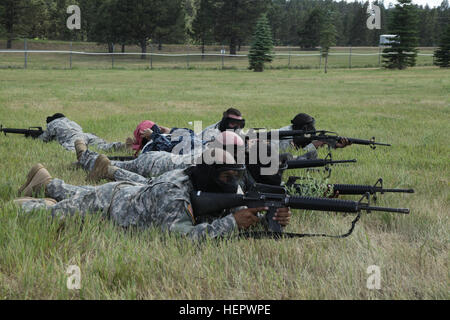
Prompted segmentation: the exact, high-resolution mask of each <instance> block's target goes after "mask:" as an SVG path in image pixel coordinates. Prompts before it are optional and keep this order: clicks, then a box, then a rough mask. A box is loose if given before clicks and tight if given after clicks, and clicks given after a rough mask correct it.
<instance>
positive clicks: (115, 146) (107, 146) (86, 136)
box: [61, 133, 125, 151]
mask: <svg viewBox="0 0 450 320" xmlns="http://www.w3.org/2000/svg"><path fill="white" fill-rule="evenodd" d="M78 139H81V140H83V141H84V142H85V143H86V145H88V146H95V147H96V148H97V149H99V150H102V151H114V150H121V149H124V148H125V143H123V142H111V143H108V142H106V141H105V140H103V139H101V138H99V137H97V136H96V135H94V134H92V133H78V134H76V135H74V136H72V137H70V138H69V139H68V140H67V141H65V142H62V143H61V144H62V145H63V146H64V147H65V148H66V149H68V150H71V151H73V150H75V141H76V140H78Z"/></svg>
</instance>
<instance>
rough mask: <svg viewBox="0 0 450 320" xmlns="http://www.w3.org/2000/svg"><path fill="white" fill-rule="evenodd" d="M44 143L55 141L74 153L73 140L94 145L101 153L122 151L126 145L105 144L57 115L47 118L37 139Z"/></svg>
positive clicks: (62, 116) (119, 143) (120, 143)
mask: <svg viewBox="0 0 450 320" xmlns="http://www.w3.org/2000/svg"><path fill="white" fill-rule="evenodd" d="M38 138H39V139H41V140H42V141H44V142H49V141H52V140H56V141H58V142H59V144H60V145H62V146H63V147H64V148H65V149H66V150H69V151H74V150H75V147H74V142H75V140H78V139H81V140H83V141H84V142H85V143H86V144H87V145H95V146H96V147H97V148H98V149H100V150H103V151H109V150H120V149H124V148H125V146H126V144H125V143H122V142H113V143H107V142H106V141H105V140H103V139H100V138H99V137H97V136H96V135H94V134H92V133H84V132H83V129H82V128H81V127H80V126H79V125H78V124H77V123H76V122H73V121H71V120H69V119H68V118H66V117H65V116H64V115H63V114H61V113H57V114H54V115H53V116H51V117H48V118H47V130H45V131H44V133H43V134H41V135H40V136H39V137H38Z"/></svg>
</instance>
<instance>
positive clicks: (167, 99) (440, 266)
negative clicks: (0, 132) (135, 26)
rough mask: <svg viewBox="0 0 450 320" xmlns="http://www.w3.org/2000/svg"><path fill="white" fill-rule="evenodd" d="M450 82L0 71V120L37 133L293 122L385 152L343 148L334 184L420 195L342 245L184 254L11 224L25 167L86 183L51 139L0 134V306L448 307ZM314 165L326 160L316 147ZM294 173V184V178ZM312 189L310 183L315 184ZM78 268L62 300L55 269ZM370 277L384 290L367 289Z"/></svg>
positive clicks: (331, 217)
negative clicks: (234, 112) (375, 144)
mask: <svg viewBox="0 0 450 320" xmlns="http://www.w3.org/2000/svg"><path fill="white" fill-rule="evenodd" d="M448 92H450V73H449V72H448V71H445V70H440V69H437V68H414V69H408V70H406V71H402V72H396V71H387V70H378V69H367V70H332V71H330V72H329V73H328V74H327V75H325V74H323V73H320V72H319V71H317V70H302V71H295V70H269V71H266V72H264V73H262V74H256V73H253V72H249V71H238V70H228V71H221V72H217V71H213V70H208V71H196V70H153V71H143V70H135V71H130V70H71V71H69V70H0V123H2V124H3V125H4V126H7V127H28V126H43V127H44V126H45V118H46V117H47V116H48V115H51V114H53V113H55V112H63V113H64V114H66V115H67V116H68V117H69V118H71V119H72V120H75V121H76V122H78V123H79V124H80V125H81V126H82V127H83V129H84V131H85V132H93V133H95V134H97V135H98V136H100V137H102V138H104V139H106V140H108V141H124V140H125V138H126V137H128V136H131V135H132V132H133V130H134V128H135V127H136V125H137V123H138V122H140V121H141V120H144V119H150V120H154V121H156V122H158V123H161V124H163V125H165V126H178V127H187V126H188V122H189V121H194V120H201V121H203V123H204V126H206V125H209V124H211V123H213V122H215V121H218V120H219V119H220V117H221V114H222V112H223V110H225V109H226V108H228V107H230V106H234V107H237V108H239V109H240V110H241V111H242V112H243V114H244V116H245V118H246V120H247V125H248V126H249V127H268V128H279V127H281V126H284V125H287V124H288V123H289V121H290V119H292V117H293V116H294V115H295V114H296V113H298V112H306V113H309V114H311V115H313V116H314V117H315V118H316V123H317V127H318V128H320V129H327V130H332V131H337V132H338V133H339V134H340V135H346V136H350V137H359V138H366V139H367V138H370V137H372V136H376V138H377V140H378V141H382V142H389V143H392V147H391V148H383V147H379V148H377V149H376V150H370V148H367V147H363V146H352V147H349V148H346V149H344V150H337V151H335V152H334V158H336V159H352V158H357V159H358V163H357V164H354V165H351V166H350V165H349V166H341V167H335V168H334V170H333V173H332V176H331V178H330V179H329V182H331V183H359V184H372V183H374V182H375V181H376V180H377V179H378V178H379V177H383V179H384V180H385V184H386V186H388V187H398V188H402V187H403V188H406V187H408V188H414V189H415V190H416V193H415V194H413V195H410V194H406V195H403V194H394V195H392V194H386V195H384V196H382V197H381V198H380V199H379V201H378V203H377V204H378V205H380V206H392V207H409V208H410V209H411V214H410V215H395V214H387V213H386V214H384V213H372V214H370V215H363V217H362V219H361V221H360V222H359V223H358V224H357V226H356V229H355V232H354V233H353V235H352V236H350V237H349V238H346V239H337V240H336V239H325V238H314V239H294V240H281V241H274V240H269V239H266V240H238V241H229V242H215V241H211V242H207V243H204V244H202V245H195V244H193V243H191V242H190V241H187V240H183V239H179V238H177V237H172V236H165V235H162V234H161V233H160V232H159V231H158V230H144V231H132V230H127V231H125V230H122V229H120V228H118V227H117V226H115V225H114V224H113V223H111V222H110V221H105V220H103V219H101V218H100V217H99V215H98V214H93V215H91V216H89V217H88V219H86V220H85V221H84V223H82V222H81V221H80V219H79V218H77V217H74V218H69V219H67V220H65V221H59V222H58V221H52V220H50V219H49V218H48V213H47V212H38V213H35V214H32V215H26V216H24V215H22V214H20V213H19V211H18V209H17V208H16V207H14V206H13V205H12V203H11V200H12V199H14V198H15V197H16V192H17V189H18V188H19V186H20V185H21V184H22V183H23V182H24V180H25V176H26V173H27V172H28V170H29V169H30V167H31V166H32V165H33V164H35V163H37V162H40V163H43V164H44V165H45V166H46V167H47V168H48V170H49V171H50V173H51V174H52V175H53V176H54V177H58V178H61V179H64V180H65V181H66V182H68V183H71V184H75V185H83V184H86V181H85V178H86V174H85V172H83V171H82V170H78V169H74V168H72V167H71V166H70V164H71V163H72V162H73V161H75V154H74V153H71V152H67V151H65V150H64V149H63V148H62V147H61V146H60V145H58V144H57V143H56V142H52V143H48V144H43V143H42V142H40V141H34V140H29V139H25V138H23V137H20V136H14V135H8V136H6V137H5V136H0V154H1V155H2V159H1V161H0V172H2V174H1V177H0V207H1V209H0V297H1V298H4V299H23V298H26V299H67V298H70V299H118V298H120V299H128V298H130V299H134V298H140V299H224V298H226V299H448V298H449V295H448V270H449V269H448V241H449V235H448V230H449V221H448V219H449V199H450V196H449V176H450V170H449V166H448V159H449V155H450V147H449V146H448V141H449V139H450V137H449V130H448V123H449V114H450V98H449V95H448ZM321 155H323V156H324V155H325V153H324V150H323V151H322V153H321ZM297 174H304V172H302V171H299V172H297ZM315 176H316V177H317V175H315ZM352 218H353V216H352V215H347V216H344V215H342V214H334V213H323V212H303V211H302V212H295V213H294V217H293V221H292V223H291V225H290V226H289V227H288V230H287V231H291V232H326V233H331V234H337V233H343V232H345V231H347V229H348V228H349V226H350V221H351V220H352ZM69 265H78V266H79V267H80V269H81V276H82V280H81V286H82V288H81V290H68V289H67V287H66V281H67V277H68V275H67V274H66V269H67V267H68V266H69ZM370 265H378V266H379V267H380V269H381V277H382V278H381V290H369V289H367V287H366V281H367V278H368V276H369V275H368V274H367V273H366V270H367V268H368V267H369V266H370Z"/></svg>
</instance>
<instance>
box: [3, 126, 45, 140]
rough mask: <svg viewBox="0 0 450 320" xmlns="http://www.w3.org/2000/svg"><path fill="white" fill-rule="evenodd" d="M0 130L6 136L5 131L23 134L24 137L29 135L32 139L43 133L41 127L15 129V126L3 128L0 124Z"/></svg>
mask: <svg viewBox="0 0 450 320" xmlns="http://www.w3.org/2000/svg"><path fill="white" fill-rule="evenodd" d="M0 132H3V133H4V134H5V136H6V134H7V133H14V134H23V135H25V137H27V138H28V137H31V138H33V139H36V138H37V137H39V136H40V135H41V134H43V133H44V131H43V130H42V127H29V128H28V129H16V128H3V126H2V125H1V124H0Z"/></svg>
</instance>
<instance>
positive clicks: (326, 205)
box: [191, 186, 409, 237]
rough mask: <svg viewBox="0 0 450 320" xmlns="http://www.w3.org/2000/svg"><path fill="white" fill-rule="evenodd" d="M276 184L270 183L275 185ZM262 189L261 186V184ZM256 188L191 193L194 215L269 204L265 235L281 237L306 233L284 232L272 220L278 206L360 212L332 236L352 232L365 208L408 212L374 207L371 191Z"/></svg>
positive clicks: (369, 210) (257, 234) (254, 234)
mask: <svg viewBox="0 0 450 320" xmlns="http://www.w3.org/2000/svg"><path fill="white" fill-rule="evenodd" d="M272 187H273V186H268V188H272ZM260 190H261V188H260ZM260 190H258V189H257V187H256V188H255V190H251V191H249V192H247V193H246V194H231V193H208V192H202V191H197V192H193V193H192V194H191V205H192V209H193V212H194V216H196V217H201V216H213V215H216V214H217V213H219V212H223V210H226V209H231V208H236V207H241V206H247V207H249V208H257V207H268V208H269V210H268V211H267V213H266V215H265V220H266V221H267V224H268V229H269V232H268V233H263V234H265V235H270V236H275V237H280V236H287V237H301V236H305V235H302V234H297V233H289V234H286V233H283V230H282V228H281V225H280V224H279V223H278V222H277V221H276V220H273V217H275V213H276V211H277V209H278V208H283V207H290V208H292V209H303V210H314V211H332V212H345V213H357V217H356V218H355V220H354V221H353V222H352V227H351V229H350V230H349V231H348V232H347V234H344V235H340V236H331V237H347V236H348V235H350V234H351V233H352V232H353V229H354V226H355V224H356V222H357V221H358V220H359V218H360V215H361V212H362V211H366V212H367V213H370V212H372V211H383V212H394V213H403V214H408V213H409V209H407V208H389V207H375V206H371V205H370V197H369V194H367V195H365V196H364V197H362V198H361V199H360V200H359V201H352V200H338V199H329V198H315V197H303V196H295V197H293V196H289V195H287V194H286V192H285V190H284V191H283V190H282V189H277V190H278V191H276V192H278V193H265V192H261V191H260ZM363 199H367V202H363ZM263 234H261V233H253V234H251V236H260V235H263ZM309 236H328V235H324V234H313V235H309Z"/></svg>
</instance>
